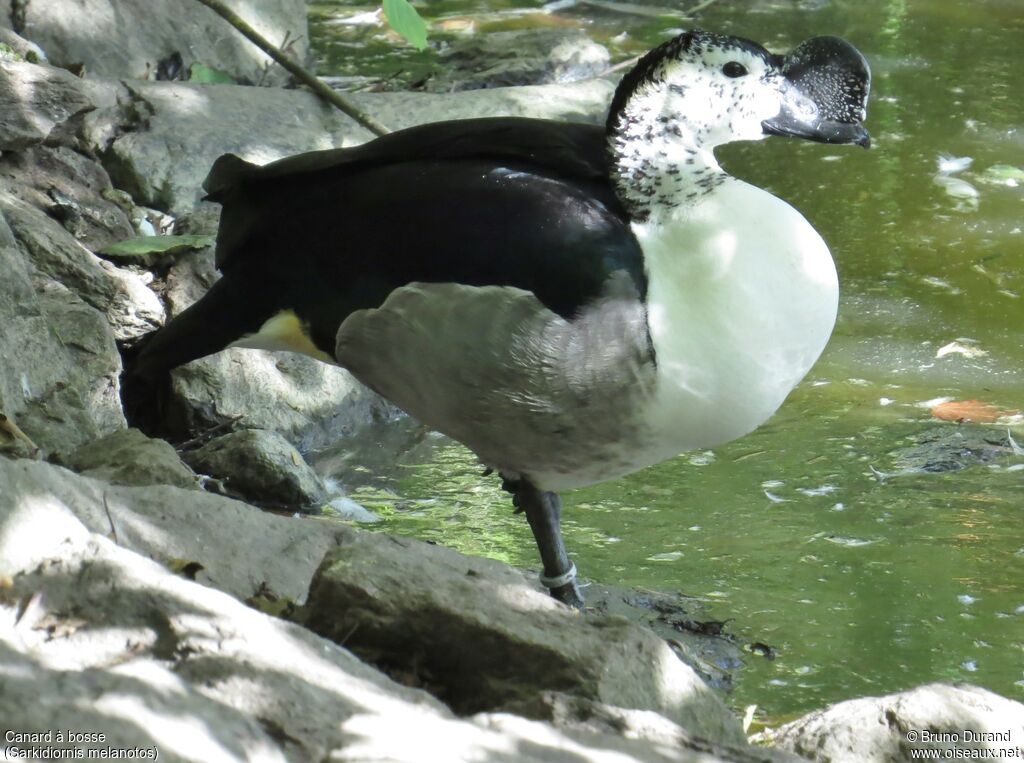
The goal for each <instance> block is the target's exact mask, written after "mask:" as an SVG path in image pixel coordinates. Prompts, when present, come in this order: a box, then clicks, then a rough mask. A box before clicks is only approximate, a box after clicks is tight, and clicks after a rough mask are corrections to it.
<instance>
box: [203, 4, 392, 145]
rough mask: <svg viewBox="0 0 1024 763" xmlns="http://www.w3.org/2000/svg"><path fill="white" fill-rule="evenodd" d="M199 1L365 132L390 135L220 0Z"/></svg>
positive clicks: (378, 123)
mask: <svg viewBox="0 0 1024 763" xmlns="http://www.w3.org/2000/svg"><path fill="white" fill-rule="evenodd" d="M199 2H200V3H202V4H203V5H205V6H206V7H207V8H209V9H210V10H212V11H213V12H214V13H216V14H217V15H218V16H220V17H221V18H223V19H224V20H225V21H227V22H228V23H229V24H231V26H233V27H234V28H235V29H237V30H238V31H239V32H241V33H242V34H243V35H245V36H246V37H247V38H248V39H249V40H250V41H251V42H252V43H253V44H254V45H256V46H257V47H258V48H259V49H260V50H262V51H263V52H264V53H266V54H267V55H268V56H270V57H271V58H273V59H274V60H275V61H277V63H279V64H281V66H283V67H284V68H285V69H287V70H288V71H289V72H291V73H292V74H294V75H295V76H296V77H297V78H298V79H299V80H301V81H302V82H304V83H305V84H306V85H307V86H308V87H309V88H310V90H312V91H313V92H314V93H316V94H317V95H318V96H320V97H321V98H323V99H324V100H325V101H327V102H328V103H330V104H331V105H332V106H334V107H335V108H337V109H339V110H340V111H341V112H343V113H344V114H347V115H348V116H350V117H351V118H352V119H354V120H355V121H356V122H358V123H359V124H361V125H362V126H363V127H365V128H366V129H367V130H369V131H370V132H372V133H374V134H375V135H387V134H388V133H389V132H391V131H390V130H389V129H388V128H387V127H385V126H384V125H382V124H381V123H380V122H378V121H377V120H376V119H374V118H373V117H371V116H370V115H369V114H367V113H366V112H365V111H363V110H362V109H360V108H359V107H358V106H356V105H355V104H354V103H352V102H351V101H349V100H348V99H347V98H344V97H343V96H342V95H341V94H340V93H338V92H336V91H334V90H331V88H329V87H328V86H327V85H325V84H324V83H323V82H321V81H320V80H319V79H317V77H316V75H315V74H312V73H310V72H309V71H307V70H306V69H305V68H304V67H302V66H299V64H297V63H295V62H294V61H293V60H292V59H291V58H289V57H288V56H287V55H285V54H284V53H283V52H282V51H281V50H279V49H278V48H277V47H275V46H274V45H273V44H272V43H271V42H269V41H268V40H267V38H265V37H264V36H263V35H261V34H260V33H259V32H257V31H256V30H255V29H253V28H252V27H251V26H249V25H248V24H247V23H245V21H243V20H242V18H241V17H240V16H238V14H236V13H235V12H234V11H232V10H231V9H230V8H228V7H227V6H226V5H224V3H223V2H221V0H199Z"/></svg>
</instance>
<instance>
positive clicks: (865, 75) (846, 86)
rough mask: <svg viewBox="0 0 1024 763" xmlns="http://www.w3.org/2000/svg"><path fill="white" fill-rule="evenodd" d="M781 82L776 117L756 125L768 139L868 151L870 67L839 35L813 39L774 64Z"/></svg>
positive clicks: (857, 51) (869, 143) (869, 138)
mask: <svg viewBox="0 0 1024 763" xmlns="http://www.w3.org/2000/svg"><path fill="white" fill-rule="evenodd" d="M780 64H781V68H782V74H783V76H784V77H785V78H786V85H785V90H784V95H785V100H784V102H783V106H782V110H781V111H780V112H779V114H778V116H775V117H773V118H771V119H766V120H764V121H763V122H762V123H761V127H762V128H763V129H764V131H765V133H767V134H768V135H785V136H788V137H793V138H805V139H807V140H813V141H817V142H819V143H854V144H856V145H858V146H863V147H864V148H868V147H869V146H870V145H871V136H870V135H868V131H867V130H865V129H864V127H863V126H862V125H861V122H863V121H864V119H865V118H866V117H867V104H868V94H869V92H870V90H871V69H870V68H869V67H868V62H867V60H866V59H865V58H864V56H863V55H861V52H860V51H859V50H857V49H856V48H855V47H853V46H852V45H851V44H850V43H848V42H847V41H846V40H843V39H841V38H839V37H813V38H811V39H810V40H807V41H806V42H804V43H802V44H801V45H799V46H798V47H796V48H794V49H793V50H792V51H790V53H789V55H787V56H786V57H785V58H783V59H781V61H780Z"/></svg>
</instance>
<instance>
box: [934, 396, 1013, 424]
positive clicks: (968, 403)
mask: <svg viewBox="0 0 1024 763" xmlns="http://www.w3.org/2000/svg"><path fill="white" fill-rule="evenodd" d="M1015 415H1017V411H1006V410H1003V409H1002V408H996V407H995V406H994V405H990V404H989V403H983V402H981V401H980V400H950V401H949V402H948V403H939V404H938V405H936V406H935V407H934V408H932V416H934V417H935V418H937V419H942V420H943V421H966V422H970V423H972V424H993V423H995V422H996V421H998V420H999V419H1001V418H1002V417H1003V416H1015Z"/></svg>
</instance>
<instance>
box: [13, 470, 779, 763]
mask: <svg viewBox="0 0 1024 763" xmlns="http://www.w3.org/2000/svg"><path fill="white" fill-rule="evenodd" d="M0 484H3V485H4V486H5V488H6V489H5V490H4V491H3V492H0V661H2V664H3V666H4V670H3V672H2V673H0V688H2V691H0V717H3V718H4V723H5V726H7V727H10V728H11V729H15V730H17V731H18V732H19V733H25V734H30V733H40V734H43V733H46V732H47V731H50V730H53V729H58V728H59V729H64V730H68V729H70V730H72V731H75V732H77V733H82V732H89V733H102V734H105V735H106V736H105V739H104V741H103V742H102V743H100V744H96V745H92V746H94V747H99V748H102V747H107V746H109V747H115V748H126V747H141V748H144V749H153V748H156V749H157V750H158V751H159V753H160V759H161V760H171V761H202V763H210V762H211V761H309V760H324V759H327V758H330V759H331V760H340V761H409V762H410V763H413V762H415V763H421V761H424V760H453V761H454V760H493V761H509V763H511V762H512V761H517V762H518V761H523V762H525V763H531V762H533V761H536V762H537V763H540V762H541V761H556V762H557V761H564V762H565V763H581V762H586V761H595V762H596V761H608V763H613V762H614V763H620V762H621V763H628V762H630V761H651V762H652V763H653V762H656V761H657V762H661V761H666V762H667V761H684V762H686V763H690V762H692V763H712V762H713V761H758V760H778V761H784V760H790V758H788V757H787V756H785V755H784V754H781V753H774V754H773V753H768V752H762V751H759V750H755V749H750V748H747V747H745V746H744V745H743V744H742V736H741V735H739V734H738V732H737V731H736V728H737V727H736V723H737V722H736V721H734V720H730V718H729V716H728V711H726V710H725V708H724V707H723V706H722V705H721V703H720V702H719V701H718V700H717V698H715V697H714V696H711V695H709V694H707V692H709V690H707V689H706V687H703V685H702V684H700V681H699V679H696V677H695V676H692V675H687V674H686V673H685V671H686V670H687V669H686V668H685V667H684V666H682V665H681V664H679V663H677V662H676V661H675V658H674V657H673V656H672V655H671V653H670V652H668V649H667V647H665V646H664V645H663V644H660V642H658V640H657V639H656V638H655V637H654V636H652V635H650V634H644V632H643V631H641V630H640V629H637V628H635V627H634V626H628V625H625V624H623V623H621V622H608V623H605V624H602V623H601V622H600V621H598V622H594V623H590V624H588V623H586V622H585V621H583V622H581V619H580V618H579V617H578V616H577V615H574V614H572V613H571V612H569V610H567V609H566V608H564V607H562V606H561V605H558V604H556V603H555V602H553V601H552V600H551V599H550V598H548V597H546V596H544V595H543V594H541V593H539V592H533V591H531V590H530V589H529V587H528V586H527V585H526V583H525V582H524V580H523V578H522V576H521V575H520V574H519V573H517V572H515V571H512V570H509V569H508V568H505V567H502V566H501V565H498V564H497V563H494V562H484V561H483V560H475V559H467V558H465V557H458V555H457V554H454V553H453V552H446V554H445V556H446V557H448V563H443V564H440V565H439V566H438V567H437V569H435V570H433V571H432V572H430V573H429V575H430V580H432V581H434V582H437V583H439V584H441V585H442V586H443V587H444V588H445V589H447V590H454V589H455V588H456V587H458V586H459V585H461V583H462V580H461V578H463V577H464V576H465V570H464V569H456V567H457V566H458V564H457V563H456V562H454V560H455V559H456V558H457V557H458V558H459V559H461V562H462V565H463V566H464V567H466V568H474V569H480V570H482V571H483V572H484V574H485V576H484V578H483V579H482V580H480V581H478V582H479V583H480V585H481V586H482V588H483V590H485V591H490V592H492V593H493V591H494V586H495V585H498V586H502V587H503V588H504V589H505V590H506V591H507V592H508V594H509V596H507V597H505V599H506V604H508V605H510V606H508V613H507V614H506V615H505V616H504V617H503V618H500V620H498V621H497V622H496V624H495V627H494V633H495V636H494V638H491V637H490V636H489V635H488V631H489V629H490V626H489V625H488V623H487V622H486V621H485V619H484V618H483V617H481V619H480V622H479V625H478V633H479V634H480V636H481V638H480V639H479V640H477V641H476V642H474V643H473V644H472V645H465V646H467V648H469V647H470V646H471V648H472V650H473V652H474V653H475V654H474V657H473V659H472V660H470V659H467V660H466V662H465V664H464V665H463V666H462V673H460V674H456V673H453V676H456V675H457V676H458V677H457V678H455V679H454V680H456V681H458V682H460V683H462V684H463V685H465V686H467V687H470V686H471V685H472V683H473V682H474V681H475V680H477V678H478V677H477V676H476V675H475V674H473V673H471V672H470V671H471V670H472V669H473V668H474V666H475V665H476V664H479V663H486V662H487V660H486V658H484V657H483V655H485V654H488V653H490V654H491V662H496V661H497V660H498V659H501V658H504V657H507V656H513V655H512V654H510V653H509V652H508V651H507V650H506V649H504V648H502V644H509V643H518V644H519V646H518V647H517V648H518V649H519V650H520V651H519V652H517V653H515V654H516V655H518V656H519V657H522V658H524V659H525V658H528V657H530V656H531V647H530V646H529V645H530V644H531V643H534V644H537V646H535V647H533V649H534V652H535V653H538V652H536V649H538V648H539V649H541V651H542V652H543V651H544V650H545V649H546V648H548V646H550V645H551V644H552V641H553V639H555V638H559V637H560V638H562V639H564V640H565V641H566V643H565V644H562V645H561V646H559V649H561V653H562V655H570V654H572V653H573V652H577V653H576V654H574V655H573V656H572V657H571V660H572V661H573V662H575V663H578V664H583V662H581V661H587V660H589V661H590V664H591V665H592V666H594V667H595V668H599V663H600V660H601V659H602V658H604V657H610V656H614V659H613V663H612V664H611V665H609V666H608V669H607V671H601V670H600V669H599V671H598V672H599V673H603V675H594V674H593V671H591V674H590V675H589V678H588V680H592V681H594V682H596V684H597V685H598V686H599V689H600V693H601V694H602V697H603V699H605V700H608V701H611V700H612V699H613V698H617V699H618V701H620V702H628V703H632V704H634V705H640V706H641V709H640V710H634V709H632V708H631V707H628V706H627V707H625V708H616V707H611V706H608V702H600V701H595V700H593V699H588V700H587V701H586V702H578V703H576V705H575V709H574V710H573V711H572V712H571V713H566V712H563V713H561V714H559V715H558V717H555V718H554V720H555V721H556V723H555V724H551V723H542V722H539V721H534V720H527V719H526V718H523V717H517V716H514V715H510V714H507V713H500V712H498V713H481V714H477V715H475V716H472V717H469V718H460V717H459V715H457V714H456V713H453V711H452V709H450V707H449V706H448V705H447V704H446V703H443V702H442V701H440V700H439V699H437V698H435V697H433V696H431V695H430V694H429V693H428V692H426V691H422V690H420V689H417V688H410V687H407V686H403V685H401V684H400V683H397V682H395V681H393V680H392V679H391V678H389V677H387V676H386V675H384V674H383V673H381V672H379V671H378V670H377V669H375V668H374V667H372V666H371V665H369V664H367V663H365V662H362V661H360V660H359V659H358V658H357V657H355V656H354V655H353V654H352V653H351V652H350V651H349V650H348V649H346V648H344V647H343V646H339V645H338V644H335V643H333V642H331V641H328V640H327V639H324V638H321V637H319V636H317V635H314V634H313V633H311V632H310V631H308V630H306V629H304V628H302V627H300V626H298V625H295V624H292V623H287V622H284V621H282V620H279V619H275V618H272V617H269V616H267V615H265V614H263V613H261V612H259V611H257V610H255V609H252V608H249V607H247V606H245V605H244V604H242V603H241V602H240V601H238V600H237V599H235V598H233V597H232V596H231V595H229V594H227V593H224V592H222V591H218V590H215V589H213V588H210V587H207V586H204V585H200V584H198V583H195V582H191V581H190V580H186V579H184V578H183V577H179V576H177V575H174V574H172V573H171V572H169V571H168V570H167V569H166V568H165V567H163V566H161V565H159V564H156V563H154V562H153V561H152V560H150V559H147V558H145V557H144V556H142V555H140V554H139V553H135V552H133V551H130V550H129V548H132V547H134V548H136V549H138V550H139V551H141V552H143V553H145V554H147V555H151V556H156V557H158V558H161V559H164V560H165V561H168V562H169V563H175V562H176V563H177V564H172V566H175V567H176V568H182V565H181V564H180V562H181V561H182V560H183V559H188V560H190V561H192V562H194V563H198V565H199V567H198V572H197V567H196V566H195V565H193V566H192V567H191V573H190V574H196V575H197V576H198V577H200V579H202V580H205V581H206V582H208V583H213V584H216V585H219V586H221V587H223V588H226V589H228V590H231V591H233V592H234V593H235V594H236V595H238V594H242V595H245V594H246V592H251V591H254V590H255V589H256V588H260V589H263V590H266V589H268V588H271V587H272V588H274V589H275V590H276V591H277V592H279V593H281V594H282V595H284V596H290V595H296V594H297V593H298V589H299V588H300V586H301V582H300V579H301V578H302V577H305V579H306V581H308V579H309V576H311V575H312V572H313V569H314V567H315V564H316V562H317V561H319V558H320V557H322V556H323V554H324V552H326V550H327V548H328V547H330V546H333V545H335V544H340V546H341V547H342V548H346V547H349V548H351V547H353V546H354V545H358V544H362V546H363V547H364V548H377V551H376V552H375V556H376V558H377V559H379V560H384V559H388V558H390V559H391V560H392V561H394V559H395V556H394V554H395V553H396V550H398V549H399V548H400V545H401V544H399V545H396V542H395V541H394V540H393V539H391V538H389V537H387V536H383V535H370V534H364V533H359V532H358V531H354V530H350V529H348V528H345V527H343V526H340V525H327V524H325V523H322V522H314V521H296V520H288V519H285V518H282V517H277V516H274V515H269V514H265V513H263V512H260V511H258V510H256V509H253V508H251V507H248V506H245V505H244V504H241V503H238V502H236V501H231V500H229V499H226V498H218V497H216V496H204V495H203V494H198V493H195V492H192V491H184V490H180V489H177V488H171V487H164V488H138V487H119V486H112V485H109V484H106V483H103V482H100V481H97V480H91V479H87V478H84V477H78V476H75V475H73V474H71V473H70V472H67V471H65V470H63V469H60V468H58V467H53V466H50V465H47V464H42V463H36V462H31V461H26V460H21V461H8V460H6V459H0ZM413 545H415V546H417V547H418V553H415V554H413V555H412V556H413V557H414V558H419V559H421V560H424V559H430V558H431V557H432V556H433V555H434V554H435V552H437V551H439V550H436V549H430V548H429V547H428V546H427V545H426V544H419V543H414V542H407V543H405V550H406V551H408V550H409V548H411V547H412V546H413ZM391 547H394V548H393V549H391ZM385 549H390V550H388V551H385ZM388 554H390V555H391V556H388ZM167 555H173V558H171V559H168V558H167ZM364 558H366V556H365V554H364ZM311 561H312V562H313V563H312V564H310V562H311ZM435 561H436V560H435ZM286 566H287V567H291V568H300V569H301V570H304V572H303V573H302V574H300V575H299V576H298V577H296V576H295V575H294V573H293V572H290V571H288V570H285V567H286ZM487 568H489V569H487ZM336 572H337V570H335V573H336ZM423 573H424V570H422V569H420V568H417V569H416V570H415V574H417V575H422V574H423ZM453 574H454V575H457V576H458V577H456V578H453V579H448V580H445V578H446V577H448V576H449V575H453ZM289 575H290V577H289ZM333 577H334V580H335V581H337V580H338V579H339V578H338V576H337V574H335V575H334V576H333ZM357 584H358V585H362V581H360V582H359V583H357ZM386 593H387V592H386V591H381V592H380V594H385V595H386ZM516 602H518V603H516ZM407 604H408V602H407ZM428 605H429V600H428V601H427V602H425V606H428ZM496 605H497V602H496ZM310 606H311V607H312V606H315V604H313V603H311V604H310ZM556 617H559V618H560V623H561V624H560V625H555V626H554V627H555V631H554V632H553V633H548V634H546V635H545V633H543V632H542V631H543V630H545V629H546V628H547V627H549V626H552V624H553V623H555V618H556ZM514 623H518V625H514ZM424 625H426V621H422V622H420V623H419V624H415V623H410V624H409V627H410V628H412V629H414V630H415V629H417V628H418V629H420V631H421V633H422V628H423V626H424ZM432 625H433V626H434V628H435V632H434V634H433V638H434V639H435V640H436V641H438V642H439V641H443V640H444V639H445V634H446V633H447V632H448V630H449V626H450V627H451V630H452V632H455V633H458V632H459V631H460V630H462V628H461V626H460V625H459V623H458V622H452V623H451V624H449V623H446V622H445V620H444V619H443V618H442V619H435V620H433V621H432ZM512 627H515V628H516V629H517V630H518V631H519V634H520V635H519V636H518V637H515V638H514V639H513V641H512V642H509V641H508V638H509V636H510V633H511V631H510V628H512ZM573 630H576V631H577V632H578V635H573V632H572V631H573ZM623 636H626V638H624V639H621V637H623ZM620 639H621V640H620ZM339 640H341V639H339ZM645 641H646V642H649V643H647V644H646V647H644V644H645ZM544 645H548V646H544ZM659 645H660V646H659ZM636 647H640V648H639V649H636ZM588 650H594V653H593V654H586V653H585V652H587V651H588ZM652 650H653V651H652ZM659 650H660V652H661V656H660V657H658V659H657V660H656V661H655V662H656V664H654V665H650V664H648V663H647V658H648V657H651V656H656V657H657V656H658V654H659ZM467 657H468V655H467ZM631 662H632V664H633V669H632V670H630V669H629V667H628V666H629V665H630V663H631ZM521 667H522V670H523V672H524V673H525V674H526V675H530V672H531V671H532V674H533V676H534V678H536V679H541V680H539V681H538V685H537V691H536V692H535V693H538V694H539V690H540V688H541V686H542V684H543V683H544V681H543V678H544V676H543V675H538V672H537V669H538V666H537V665H536V664H534V665H532V666H531V665H530V664H529V663H525V662H524V663H522V665H521ZM456 669H457V667H453V670H456ZM634 673H635V674H636V675H639V676H644V675H646V676H650V677H652V678H654V677H657V678H658V682H657V683H656V684H655V685H650V686H647V685H646V684H645V681H644V680H642V679H641V680H640V681H636V680H634V679H633V678H631V675H632V674H634ZM662 679H663V680H662ZM680 679H682V680H680ZM525 680H526V679H525V678H524V679H523V681H524V682H525ZM701 687H703V688H701ZM428 688H429V687H428ZM563 688H568V689H570V690H571V687H569V686H563ZM691 688H694V689H696V691H695V693H694V694H692V695H691V696H690V697H689V701H691V702H693V703H694V704H696V705H701V706H706V707H705V709H704V712H705V713H708V714H710V715H711V716H713V717H716V718H719V720H718V721H716V723H725V724H727V725H730V726H732V729H733V730H732V731H731V732H729V733H728V736H729V737H730V738H731V739H732V740H733V741H736V742H739V745H738V746H727V745H722V744H719V743H715V742H714V741H708V740H705V739H701V738H699V735H698V733H697V732H696V731H695V730H694V729H691V728H688V727H686V726H680V725H678V724H676V723H673V722H672V721H671V720H669V719H667V718H661V717H653V716H654V715H655V714H654V713H651V712H650V711H649V710H646V711H645V710H644V709H642V708H643V707H646V706H648V705H650V704H651V703H652V702H655V703H656V702H659V701H665V699H666V698H670V701H671V702H672V703H677V704H678V703H679V702H686V701H687V698H686V696H685V692H686V691H687V690H689V689H691ZM647 691H650V692H652V694H651V695H650V696H645V694H644V693H645V692H647ZM584 699H586V698H584ZM559 701H560V702H565V701H567V700H565V699H564V698H563V699H561V700H559ZM569 701H571V700H569ZM696 709H697V710H699V708H696ZM676 720H682V719H681V718H679V717H676ZM563 725H564V728H563V727H562V726H563ZM708 730H713V729H700V731H708ZM54 746H56V747H62V746H67V745H54ZM72 746H75V747H78V748H85V749H88V748H89V747H90V745H89V744H86V743H79V744H76V745H72ZM425 751H428V752H426V753H425Z"/></svg>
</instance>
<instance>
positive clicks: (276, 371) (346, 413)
mask: <svg viewBox="0 0 1024 763" xmlns="http://www.w3.org/2000/svg"><path fill="white" fill-rule="evenodd" d="M217 278H218V274H217V271H216V270H215V269H214V267H213V251H212V248H211V249H207V250H205V251H201V252H189V253H186V254H183V255H181V256H180V257H178V259H177V260H176V261H175V263H174V264H173V265H172V266H171V268H170V270H169V271H168V273H167V276H166V279H165V300H166V302H167V305H168V308H169V311H170V313H171V315H172V316H174V315H177V314H179V313H180V312H181V311H182V310H184V309H185V308H187V307H188V306H189V305H191V304H192V303H193V302H194V301H195V300H197V299H199V297H201V296H202V295H203V294H205V293H206V291H207V289H209V288H210V286H211V285H212V284H213V283H214V282H215V281H216V280H217ZM165 409H166V412H165V416H164V417H163V420H162V421H161V422H158V425H157V426H156V429H158V430H159V429H160V428H161V427H163V428H164V430H166V431H167V432H168V433H169V434H170V435H171V436H174V437H178V438H185V437H189V436H191V435H192V434H194V433H196V432H201V431H204V430H207V429H209V428H211V427H216V426H223V425H224V424H227V423H230V422H232V421H234V425H235V426H237V427H239V428H247V429H266V430H272V431H275V432H278V433H279V434H281V435H283V436H284V437H285V439H286V440H288V441H289V442H291V443H292V444H293V445H294V446H295V447H297V448H299V449H300V450H301V451H303V452H307V451H309V450H311V449H316V448H322V447H326V446H327V445H329V444H331V443H335V442H337V441H338V440H340V439H343V438H345V437H347V436H349V435H351V434H352V432H353V431H355V430H357V429H359V428H360V427H362V426H364V425H365V424H367V423H369V422H371V421H374V420H376V419H379V418H382V417H387V416H391V415H392V411H393V408H392V407H391V406H390V405H389V404H388V403H386V402H385V401H384V400H383V399H382V398H380V397H379V396H377V395H376V394H374V393H373V392H371V391H370V390H368V389H367V388H365V387H364V386H363V385H361V384H359V382H357V381H356V380H355V379H354V378H353V377H352V375H351V374H349V372H348V371H346V370H344V369H342V368H338V367H336V366H330V365H327V364H325V363H321V362H320V361H317V360H313V359H312V358H307V357H305V356H302V355H296V354H294V353H283V352H281V353H270V352H263V351H259V350H244V349H229V350H225V351H223V352H220V353H217V354H216V355H211V356H209V357H207V358H203V359H201V360H197V361H194V362H192V363H188V364H186V365H184V366H182V367H180V368H177V369H175V370H174V371H172V372H171V389H170V398H169V399H168V400H167V402H166V405H165ZM143 428H144V429H146V427H143ZM147 431H148V429H147Z"/></svg>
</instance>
